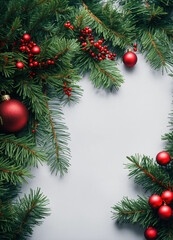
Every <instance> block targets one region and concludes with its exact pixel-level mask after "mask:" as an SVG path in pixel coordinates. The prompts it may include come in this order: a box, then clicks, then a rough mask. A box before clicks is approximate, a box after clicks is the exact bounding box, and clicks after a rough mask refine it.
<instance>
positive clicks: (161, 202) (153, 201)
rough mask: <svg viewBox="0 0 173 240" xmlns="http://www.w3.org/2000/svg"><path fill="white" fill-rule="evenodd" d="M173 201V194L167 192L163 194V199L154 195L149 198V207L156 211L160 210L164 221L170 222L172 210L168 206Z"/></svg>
mask: <svg viewBox="0 0 173 240" xmlns="http://www.w3.org/2000/svg"><path fill="white" fill-rule="evenodd" d="M172 200H173V192H171V191H169V190H167V191H164V192H163V193H162V195H161V197H160V196H159V195H152V196H151V197H150V198H149V205H150V206H151V207H152V208H154V209H157V208H159V209H158V215H159V217H160V218H161V219H163V220H168V219H169V218H170V217H171V216H172V209H171V207H169V206H168V205H169V204H171V202H172ZM167 204H168V205H167Z"/></svg>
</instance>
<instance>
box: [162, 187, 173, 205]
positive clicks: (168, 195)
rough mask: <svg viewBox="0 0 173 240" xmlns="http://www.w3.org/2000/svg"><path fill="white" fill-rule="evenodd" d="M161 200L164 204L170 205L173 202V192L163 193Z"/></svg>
mask: <svg viewBox="0 0 173 240" xmlns="http://www.w3.org/2000/svg"><path fill="white" fill-rule="evenodd" d="M161 198H162V200H163V201H164V202H166V203H167V204H170V203H171V202H172V200H173V192H171V191H168V190H167V191H165V192H163V193H162V196H161Z"/></svg>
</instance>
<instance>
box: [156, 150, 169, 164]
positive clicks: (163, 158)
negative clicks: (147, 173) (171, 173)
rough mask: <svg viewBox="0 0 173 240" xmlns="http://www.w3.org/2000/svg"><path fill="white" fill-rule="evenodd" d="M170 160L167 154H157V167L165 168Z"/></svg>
mask: <svg viewBox="0 0 173 240" xmlns="http://www.w3.org/2000/svg"><path fill="white" fill-rule="evenodd" d="M170 160H171V157H170V155H169V153H167V152H164V151H163V152H159V153H158V154H157V156H156V161H157V163H158V164H159V165H162V166H165V165H167V164H168V163H169V162H170Z"/></svg>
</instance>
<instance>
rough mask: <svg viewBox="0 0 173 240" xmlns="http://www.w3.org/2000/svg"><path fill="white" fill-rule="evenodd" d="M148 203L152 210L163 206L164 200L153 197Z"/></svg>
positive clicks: (156, 196) (157, 196)
mask: <svg viewBox="0 0 173 240" xmlns="http://www.w3.org/2000/svg"><path fill="white" fill-rule="evenodd" d="M148 203H149V204H150V206H151V207H152V208H159V207H160V206H161V205H162V203H163V201H162V198H161V197H160V196H159V195H152V196H151V197H150V198H149V201H148Z"/></svg>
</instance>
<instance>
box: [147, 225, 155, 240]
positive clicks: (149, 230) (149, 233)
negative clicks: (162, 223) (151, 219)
mask: <svg viewBox="0 0 173 240" xmlns="http://www.w3.org/2000/svg"><path fill="white" fill-rule="evenodd" d="M144 236H145V238H146V239H147V240H150V239H151V240H155V239H156V238H157V230H156V229H155V228H153V227H149V228H147V229H146V230H145V233H144Z"/></svg>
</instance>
